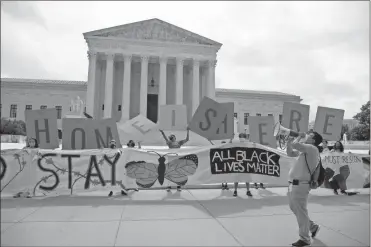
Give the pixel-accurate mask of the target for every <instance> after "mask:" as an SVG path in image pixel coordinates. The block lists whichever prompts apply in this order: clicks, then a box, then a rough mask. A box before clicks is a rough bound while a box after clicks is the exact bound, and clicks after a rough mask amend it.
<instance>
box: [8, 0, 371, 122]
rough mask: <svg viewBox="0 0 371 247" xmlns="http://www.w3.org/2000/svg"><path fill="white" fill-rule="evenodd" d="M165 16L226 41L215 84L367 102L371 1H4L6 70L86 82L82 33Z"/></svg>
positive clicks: (310, 101) (316, 102)
mask: <svg viewBox="0 0 371 247" xmlns="http://www.w3.org/2000/svg"><path fill="white" fill-rule="evenodd" d="M151 18H158V19H161V20H163V21H166V22H169V23H172V24H174V25H177V26H179V27H181V28H184V29H187V30H189V31H192V32H194V33H197V34H200V35H202V36H205V37H207V38H210V39H212V40H215V41H217V42H220V43H222V44H223V46H222V47H221V49H220V50H219V52H218V63H217V67H216V79H215V80H216V87H219V88H231V89H248V90H266V91H278V92H284V93H290V94H294V95H298V96H300V97H301V98H302V99H303V101H302V102H301V103H303V104H307V105H309V106H310V121H313V120H314V119H315V116H316V115H315V114H316V111H317V106H325V107H331V108H337V109H344V110H345V116H344V117H345V118H352V117H353V116H354V115H355V114H356V113H357V112H359V111H360V107H361V106H362V105H363V104H365V103H366V102H367V101H368V100H369V90H370V89H369V85H370V69H369V68H370V64H369V54H370V53H369V2H368V1H363V2H360V1H358V2H357V1H339V2H335V1H329V2H322V1H313V2H301V1H297V2H293V1H292V2H291V1H288V2H281V1H277V2H264V1H259V2H252V1H246V2H242V1H240V2H230V1H218V2H201V1H193V2H175V1H174V2H170V1H166V2H165V1H164V2H155V1H151V2H144V1H138V2H127V1H122V2H121V1H115V2H106V1H105V2H98V1H88V2H77V1H68V2H67V1H66V2H56V1H52V2H46V1H41V2H31V1H30V2H4V1H2V2H1V77H2V78H4V77H14V78H33V79H59V80H87V74H88V59H87V45H86V42H85V40H84V38H83V35H82V34H83V33H84V32H89V31H93V30H97V29H102V28H108V27H112V26H117V25H122V24H126V23H131V22H136V21H142V20H146V19H151Z"/></svg>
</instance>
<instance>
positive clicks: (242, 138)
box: [229, 133, 252, 197]
mask: <svg viewBox="0 0 371 247" xmlns="http://www.w3.org/2000/svg"><path fill="white" fill-rule="evenodd" d="M238 137H239V138H240V142H241V143H244V142H246V141H248V140H247V135H246V134H245V133H240V134H239V135H238ZM232 141H233V137H232V139H231V140H230V141H229V143H232ZM237 188H238V182H234V192H233V196H237ZM246 190H247V191H246V195H247V196H249V197H252V194H251V191H250V183H249V182H246Z"/></svg>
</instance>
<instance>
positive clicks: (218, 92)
mask: <svg viewBox="0 0 371 247" xmlns="http://www.w3.org/2000/svg"><path fill="white" fill-rule="evenodd" d="M84 38H85V40H86V42H87V45H88V58H89V67H88V70H89V71H88V80H87V81H60V80H38V79H17V78H1V105H0V109H1V116H2V117H8V118H16V119H24V110H28V109H40V108H51V107H53V108H54V107H55V108H57V110H58V118H62V117H63V116H64V115H68V114H69V112H70V111H71V108H70V104H71V99H73V98H75V97H76V96H79V97H80V98H81V99H82V100H83V101H84V102H86V112H87V113H88V114H89V115H92V116H93V117H94V118H98V119H100V118H109V117H112V118H114V119H116V121H117V122H119V121H126V120H128V119H131V118H134V117H136V116H137V115H138V114H142V115H144V116H147V117H148V118H149V119H150V120H152V121H154V122H157V120H158V119H157V118H158V111H159V106H161V105H165V104H177V105H181V104H184V105H186V106H187V110H188V112H187V115H188V120H190V119H191V117H192V115H193V113H194V112H195V110H196V109H197V107H198V105H199V103H200V100H202V98H203V97H204V96H207V97H210V98H213V99H215V100H216V101H218V102H234V105H235V117H236V118H237V119H238V121H239V124H238V131H239V132H244V130H246V128H247V129H248V121H247V118H248V116H255V115H257V116H260V115H261V116H267V115H272V116H274V118H275V121H279V120H280V118H281V117H282V108H283V102H294V103H299V102H300V101H301V100H302V99H301V98H300V97H299V96H296V95H292V94H287V93H281V92H271V91H253V90H240V89H221V88H218V89H216V88H215V69H216V65H217V59H216V58H217V52H218V51H219V49H220V48H221V46H222V44H220V43H218V42H216V41H213V40H211V39H208V38H205V37H203V36H200V35H198V34H195V33H192V32H190V31H187V30H184V29H182V28H180V27H177V26H175V25H172V24H169V23H167V22H164V21H161V20H159V19H150V20H145V21H140V22H135V23H130V24H126V25H122V26H117V27H112V28H106V29H102V30H97V31H92V32H87V33H84Z"/></svg>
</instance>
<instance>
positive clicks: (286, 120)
mask: <svg viewBox="0 0 371 247" xmlns="http://www.w3.org/2000/svg"><path fill="white" fill-rule="evenodd" d="M282 115H283V119H282V125H283V126H284V127H286V128H289V129H291V130H295V131H297V132H307V131H308V125H309V105H304V104H299V103H290V102H284V103H283V114H282Z"/></svg>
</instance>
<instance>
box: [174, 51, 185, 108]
mask: <svg viewBox="0 0 371 247" xmlns="http://www.w3.org/2000/svg"><path fill="white" fill-rule="evenodd" d="M183 64H184V59H183V58H180V57H177V58H176V87H175V104H177V105H183Z"/></svg>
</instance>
